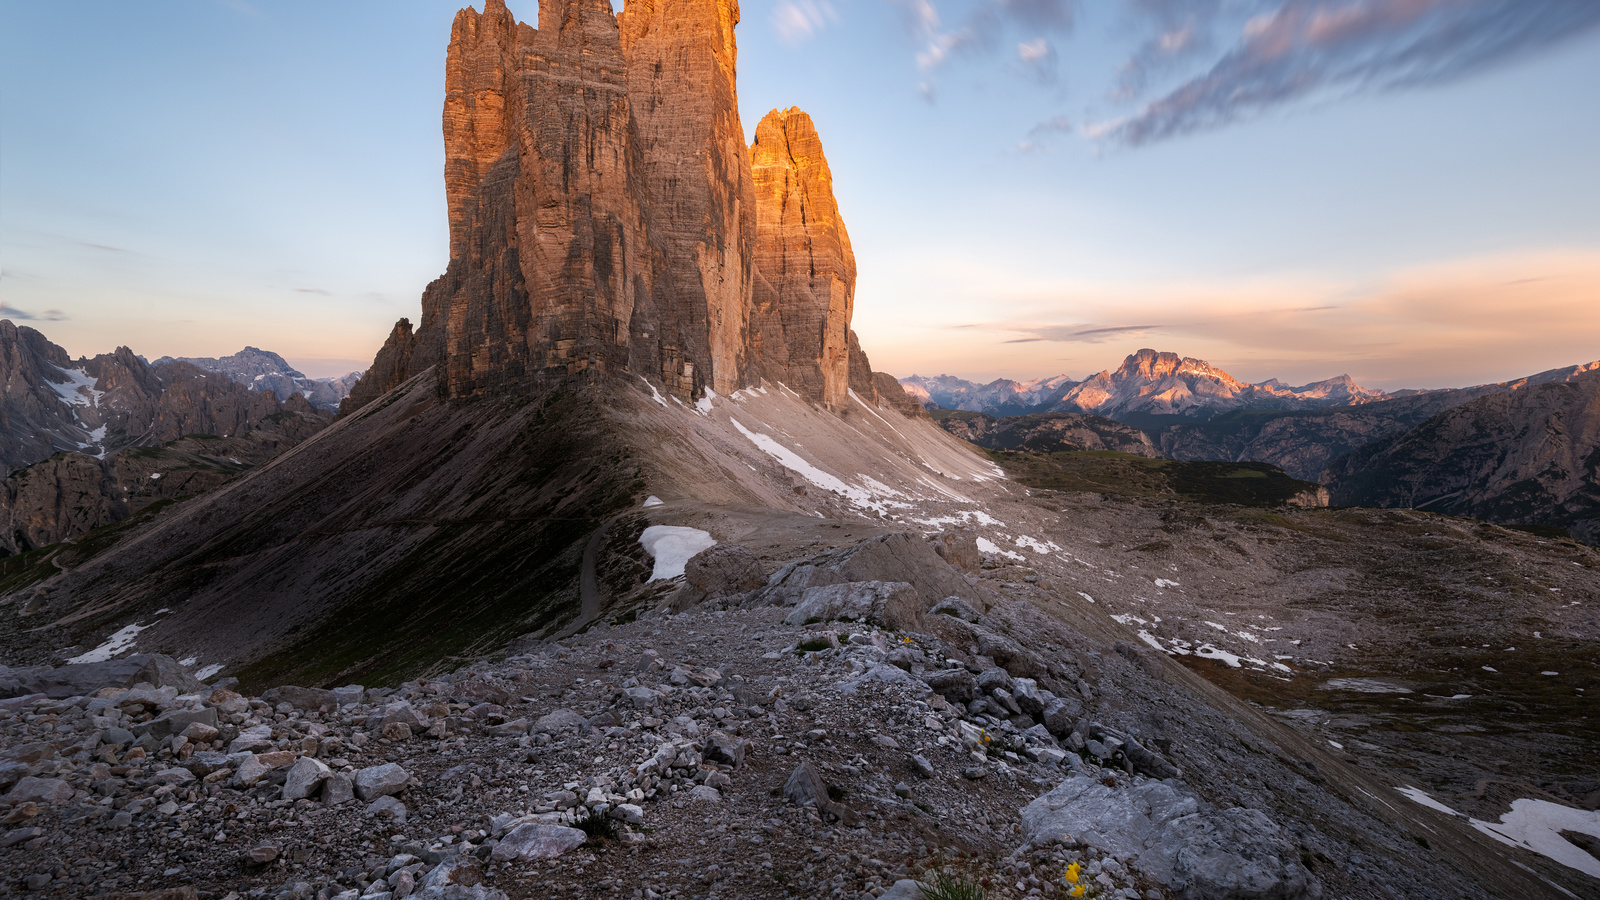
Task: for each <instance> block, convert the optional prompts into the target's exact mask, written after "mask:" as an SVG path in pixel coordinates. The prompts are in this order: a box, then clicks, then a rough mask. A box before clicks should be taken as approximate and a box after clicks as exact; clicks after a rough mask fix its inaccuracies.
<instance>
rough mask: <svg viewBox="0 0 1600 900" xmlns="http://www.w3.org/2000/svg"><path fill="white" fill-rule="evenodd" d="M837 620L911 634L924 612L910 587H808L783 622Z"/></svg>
mask: <svg viewBox="0 0 1600 900" xmlns="http://www.w3.org/2000/svg"><path fill="white" fill-rule="evenodd" d="M837 619H845V620H849V621H864V622H870V623H872V624H874V625H880V626H882V627H884V628H891V629H894V630H896V631H911V630H915V629H916V628H917V627H919V626H920V625H921V619H922V609H921V604H920V601H918V599H917V591H916V588H914V587H912V586H911V585H910V584H907V583H905V582H885V581H862V582H853V583H848V584H836V585H827V586H825V587H814V588H807V589H806V591H805V593H803V594H801V595H800V602H799V603H798V604H796V606H795V608H794V611H793V612H790V613H789V615H788V616H786V617H785V618H784V622H785V623H787V624H789V625H803V624H805V623H807V622H813V621H817V622H829V621H834V620H837Z"/></svg>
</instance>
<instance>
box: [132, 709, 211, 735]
mask: <svg viewBox="0 0 1600 900" xmlns="http://www.w3.org/2000/svg"><path fill="white" fill-rule="evenodd" d="M195 722H199V723H200V724H202V725H206V726H208V727H211V728H216V727H217V710H216V708H215V707H211V706H206V707H202V708H200V709H174V710H171V711H170V712H165V713H162V714H161V715H159V716H157V717H156V718H154V719H151V720H150V721H148V722H142V723H140V724H138V725H135V726H133V729H132V730H133V733H134V734H135V735H138V736H141V737H142V736H144V735H147V734H148V735H150V736H151V737H155V738H164V737H167V736H169V735H174V734H182V733H183V730H184V729H185V728H188V727H189V726H190V725H192V724H194V723H195Z"/></svg>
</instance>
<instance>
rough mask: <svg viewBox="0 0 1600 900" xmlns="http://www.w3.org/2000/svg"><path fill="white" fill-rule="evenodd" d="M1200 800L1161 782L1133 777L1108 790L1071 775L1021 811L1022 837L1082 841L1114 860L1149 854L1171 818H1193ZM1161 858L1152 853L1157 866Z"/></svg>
mask: <svg viewBox="0 0 1600 900" xmlns="http://www.w3.org/2000/svg"><path fill="white" fill-rule="evenodd" d="M1198 810H1199V801H1198V799H1197V798H1196V797H1195V796H1194V795H1193V794H1192V793H1189V792H1188V791H1187V790H1184V789H1183V788H1181V787H1175V786H1173V785H1172V784H1169V783H1167V782H1163V781H1150V780H1147V779H1143V778H1136V779H1134V781H1133V782H1132V783H1131V784H1127V785H1124V786H1121V787H1108V786H1106V785H1105V784H1102V783H1101V782H1099V781H1096V780H1094V779H1093V778H1088V777H1085V776H1073V777H1071V778H1068V779H1067V780H1065V781H1063V782H1061V784H1059V785H1057V786H1056V788H1055V789H1054V790H1052V791H1050V792H1049V793H1047V794H1045V795H1043V796H1041V797H1039V798H1037V799H1035V800H1034V801H1033V802H1032V803H1029V804H1028V805H1027V807H1026V808H1024V809H1023V810H1022V833H1023V836H1024V838H1026V839H1027V840H1028V841H1029V842H1030V843H1032V844H1034V845H1035V846H1037V845H1040V844H1044V843H1047V842H1050V841H1056V840H1062V841H1066V842H1068V843H1071V842H1080V843H1084V844H1088V845H1089V846H1091V847H1095V848H1097V849H1099V850H1100V851H1101V852H1103V853H1108V854H1110V855H1112V856H1115V857H1118V858H1127V857H1137V856H1140V855H1141V854H1148V853H1149V852H1150V850H1151V848H1153V847H1155V846H1156V844H1157V840H1158V838H1159V837H1160V835H1161V830H1162V828H1164V827H1165V826H1166V824H1167V823H1168V822H1170V821H1172V820H1173V819H1177V818H1181V817H1183V816H1188V815H1193V814H1194V813H1195V812H1197V811H1198ZM1160 858H1161V855H1160V854H1156V861H1157V862H1158V863H1159V860H1160ZM1148 863H1149V861H1148V860H1146V859H1144V858H1141V859H1140V867H1141V868H1142V869H1144V870H1145V871H1146V872H1148V873H1149V874H1151V875H1152V877H1156V878H1157V879H1158V880H1161V881H1162V882H1163V883H1166V876H1165V873H1164V872H1163V871H1162V870H1161V866H1160V865H1159V864H1158V865H1156V866H1155V868H1154V869H1152V867H1151V866H1150V865H1149V864H1148Z"/></svg>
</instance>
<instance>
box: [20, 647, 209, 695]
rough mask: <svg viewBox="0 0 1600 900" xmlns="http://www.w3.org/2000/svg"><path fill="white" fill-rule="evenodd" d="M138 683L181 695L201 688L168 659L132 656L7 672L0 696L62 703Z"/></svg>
mask: <svg viewBox="0 0 1600 900" xmlns="http://www.w3.org/2000/svg"><path fill="white" fill-rule="evenodd" d="M141 682H143V683H146V684H149V685H151V686H152V687H158V688H159V687H166V686H169V685H170V686H172V687H176V688H178V689H179V690H180V691H183V692H185V693H189V692H193V691H199V690H202V689H203V688H204V687H205V685H203V684H201V683H200V682H199V681H198V680H196V679H195V677H194V676H193V675H191V674H190V673H189V670H188V669H186V668H184V667H183V666H180V665H178V661H177V660H175V659H173V658H172V657H170V656H163V655H161V654H159V653H136V654H134V655H132V656H124V657H123V658H121V659H113V660H107V661H106V662H97V663H81V664H79V665H75V666H61V667H60V668H57V669H49V668H39V669H21V670H11V671H10V672H9V673H8V674H7V675H6V676H4V677H0V697H19V696H23V695H27V694H44V695H46V696H48V697H50V698H52V699H56V700H62V699H65V698H67V697H83V696H86V695H88V694H92V693H94V692H95V691H97V690H99V689H100V688H103V687H121V688H127V687H133V686H134V685H136V684H139V683H141Z"/></svg>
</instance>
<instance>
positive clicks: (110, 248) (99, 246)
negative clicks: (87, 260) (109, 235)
mask: <svg viewBox="0 0 1600 900" xmlns="http://www.w3.org/2000/svg"><path fill="white" fill-rule="evenodd" d="M78 243H80V244H82V245H83V246H85V247H88V248H89V249H91V250H104V251H106V252H107V253H128V252H131V251H129V250H127V249H125V248H123V247H113V246H111V245H110V244H91V243H89V242H88V241H79V242H78Z"/></svg>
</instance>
